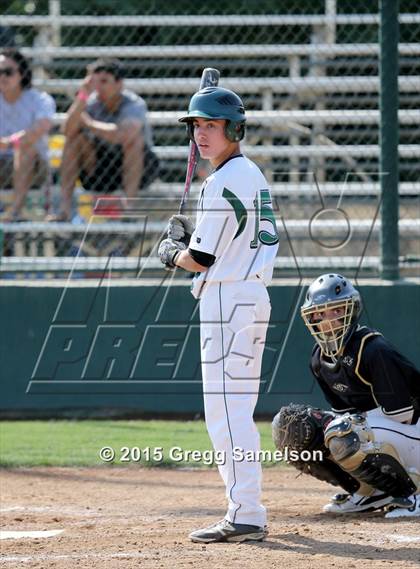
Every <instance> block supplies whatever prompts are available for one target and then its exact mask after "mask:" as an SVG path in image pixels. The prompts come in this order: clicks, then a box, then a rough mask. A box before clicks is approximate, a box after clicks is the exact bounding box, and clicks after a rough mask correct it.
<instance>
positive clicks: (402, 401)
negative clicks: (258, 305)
mask: <svg viewBox="0 0 420 569" xmlns="http://www.w3.org/2000/svg"><path fill="white" fill-rule="evenodd" d="M361 310H362V303H361V299H360V294H359V292H358V291H357V290H356V289H355V288H354V287H353V286H352V284H351V282H350V281H349V280H348V279H346V278H345V277H343V276H341V275H337V274H326V275H322V276H320V277H318V278H317V279H315V281H314V282H313V283H312V284H311V286H310V287H309V289H308V291H307V294H306V299H305V303H304V304H303V306H302V307H301V315H302V318H303V320H304V322H305V324H306V326H307V327H308V329H309V331H310V333H311V334H312V336H313V337H314V339H315V341H316V344H315V346H314V348H313V350H312V356H311V362H310V368H311V371H312V373H313V375H314V376H315V378H316V380H317V382H318V383H319V385H320V387H321V389H322V391H323V392H324V395H325V397H326V399H327V401H328V402H329V403H330V405H331V407H332V411H322V410H320V409H313V408H311V407H310V406H304V405H293V404H290V405H288V406H285V407H282V408H281V409H280V411H279V413H277V415H276V416H275V417H274V420H273V438H274V443H275V445H276V447H277V448H278V449H279V450H282V451H284V449H285V448H286V447H288V449H289V450H292V449H294V450H297V451H299V452H300V451H302V450H310V451H311V450H322V453H323V457H324V459H323V460H322V461H316V462H315V461H313V462H303V461H298V462H293V463H292V464H293V465H294V466H295V467H296V468H298V470H300V471H302V472H304V473H306V474H311V475H312V476H315V477H316V478H318V479H320V480H324V481H326V482H329V483H330V484H333V485H334V486H341V487H342V488H343V489H344V490H345V493H340V494H336V495H335V496H334V497H333V498H332V500H331V502H330V503H328V504H327V505H326V506H324V511H325V512H333V513H338V514H347V513H354V512H366V511H373V510H379V509H381V508H384V507H385V506H386V507H387V510H388V513H387V514H386V517H390V518H398V517H403V516H418V517H420V372H419V371H418V370H417V369H416V368H415V367H414V365H413V364H412V363H411V362H410V361H408V360H407V359H406V358H405V357H404V356H403V355H402V354H400V353H399V352H398V351H397V350H396V349H395V348H394V347H393V346H392V345H391V344H390V343H389V342H388V340H386V339H385V338H384V337H383V336H382V334H381V333H380V332H378V331H377V330H372V329H370V328H367V327H366V326H360V325H359V324H358V321H359V317H360V313H361Z"/></svg>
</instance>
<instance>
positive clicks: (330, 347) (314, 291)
mask: <svg viewBox="0 0 420 569" xmlns="http://www.w3.org/2000/svg"><path fill="white" fill-rule="evenodd" d="M334 309H343V313H342V314H340V315H339V316H337V318H336V319H333V320H329V327H330V329H329V330H328V331H325V328H324V331H323V330H322V329H321V327H320V326H319V325H318V324H319V319H317V318H316V313H318V312H323V311H324V310H334ZM300 312H301V316H302V318H303V320H304V322H305V324H306V326H307V327H308V328H309V331H310V333H311V334H312V336H313V337H314V338H315V341H316V342H317V344H318V345H319V346H320V348H321V350H322V352H323V353H324V354H325V355H326V356H330V357H334V358H335V357H337V356H338V355H339V354H340V352H341V350H342V348H343V347H344V346H345V344H346V342H347V341H348V339H349V338H350V336H351V334H352V333H353V331H354V330H355V328H356V326H357V322H358V321H359V318H360V314H361V312H362V301H361V297H360V294H359V292H358V291H357V290H356V289H355V288H354V287H353V285H352V284H351V282H350V281H349V280H348V279H346V278H345V277H343V276H342V275H337V274H326V275H321V276H320V277H318V278H317V279H315V280H314V282H313V283H312V284H311V285H310V287H309V288H308V291H307V293H306V298H305V302H304V304H303V305H302V307H301V309H300ZM340 312H341V311H340Z"/></svg>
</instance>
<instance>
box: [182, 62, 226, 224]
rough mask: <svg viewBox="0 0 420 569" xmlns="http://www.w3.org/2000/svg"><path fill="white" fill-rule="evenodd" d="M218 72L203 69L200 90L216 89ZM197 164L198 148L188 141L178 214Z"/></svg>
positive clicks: (209, 68) (187, 194)
mask: <svg viewBox="0 0 420 569" xmlns="http://www.w3.org/2000/svg"><path fill="white" fill-rule="evenodd" d="M219 79H220V72H219V71H218V70H217V69H213V68H212V67H206V68H205V69H203V73H202V75H201V81H200V89H204V87H217V85H218V84H219ZM197 163H198V148H197V145H196V143H195V142H193V141H192V140H190V149H189V152H188V162H187V173H186V176H185V185H184V192H183V194H182V199H181V203H180V204H179V211H178V213H183V212H184V209H185V206H186V203H187V200H188V196H189V194H190V189H191V184H192V181H193V178H194V174H195V169H196V168H197Z"/></svg>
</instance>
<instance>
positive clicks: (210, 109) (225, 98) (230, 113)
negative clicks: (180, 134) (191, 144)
mask: <svg viewBox="0 0 420 569" xmlns="http://www.w3.org/2000/svg"><path fill="white" fill-rule="evenodd" d="M197 118H202V119H225V120H226V126H225V135H226V138H227V139H228V140H230V141H231V142H239V141H240V140H242V139H243V137H244V136H245V121H246V117H245V109H244V105H243V103H242V100H241V99H240V97H238V95H237V94H236V93H234V92H233V91H229V89H223V88H222V87H205V88H204V89H200V91H197V93H195V94H194V95H193V96H192V97H191V101H190V104H189V107H188V114H187V115H185V116H184V117H181V118H180V119H179V122H185V123H187V132H188V136H189V137H190V139H191V140H194V130H193V121H194V119H197Z"/></svg>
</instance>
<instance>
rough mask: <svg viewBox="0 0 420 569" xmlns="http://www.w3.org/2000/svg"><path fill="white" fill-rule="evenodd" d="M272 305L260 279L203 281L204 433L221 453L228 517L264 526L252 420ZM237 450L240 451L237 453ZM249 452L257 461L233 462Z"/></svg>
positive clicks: (255, 433) (254, 429) (233, 520)
mask: <svg viewBox="0 0 420 569" xmlns="http://www.w3.org/2000/svg"><path fill="white" fill-rule="evenodd" d="M270 312H271V305H270V299H269V296H268V292H267V289H266V287H265V286H264V284H263V283H262V282H261V281H260V280H259V279H258V280H253V281H240V282H214V283H207V285H206V287H205V289H204V293H203V295H202V297H201V301H200V321H201V326H200V332H201V362H202V375H203V391H204V408H205V417H206V425H207V430H208V433H209V435H210V438H211V440H212V443H213V446H214V449H215V450H216V451H218V452H221V453H224V458H225V463H224V464H223V465H219V472H220V474H221V476H222V478H223V481H224V483H225V486H226V496H227V498H228V511H227V514H226V516H225V517H226V519H228V520H229V521H231V522H236V523H241V524H251V525H257V526H264V525H265V523H266V510H265V508H264V506H263V505H262V504H261V474H262V473H261V464H260V462H259V460H258V456H256V455H257V452H258V451H259V449H260V437H259V433H258V431H257V428H256V426H255V423H254V420H253V413H254V409H255V405H256V403H257V399H258V390H259V384H260V374H261V362H262V356H263V352H264V345H265V338H266V333H267V327H268V322H269V319H270ZM235 447H238V448H239V449H240V451H239V452H238V451H235V452H234V448H235ZM247 451H251V453H252V454H253V455H255V459H256V460H251V461H248V460H244V461H240V460H239V459H238V460H235V457H239V458H240V457H241V456H242V455H244V453H246V452H247Z"/></svg>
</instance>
